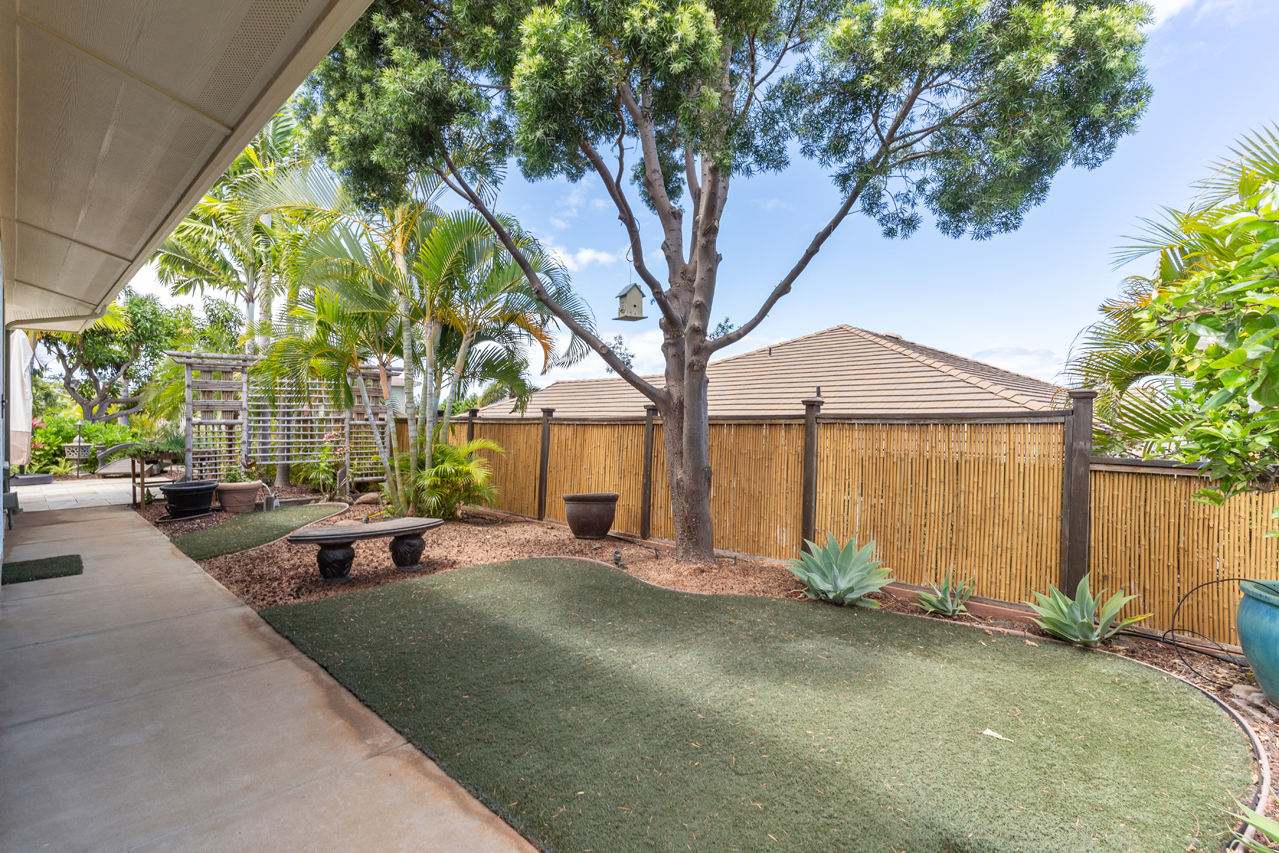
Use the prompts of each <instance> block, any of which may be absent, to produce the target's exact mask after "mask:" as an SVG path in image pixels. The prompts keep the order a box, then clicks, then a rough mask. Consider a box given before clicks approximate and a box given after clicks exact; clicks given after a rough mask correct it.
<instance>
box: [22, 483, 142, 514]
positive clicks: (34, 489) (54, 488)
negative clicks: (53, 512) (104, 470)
mask: <svg viewBox="0 0 1279 853" xmlns="http://www.w3.org/2000/svg"><path fill="white" fill-rule="evenodd" d="M13 491H14V493H15V494H17V496H18V505H19V506H20V507H22V511H23V512H40V511H42V510H49V509H84V508H86V507H99V506H127V505H128V504H129V503H130V502H131V501H132V500H133V498H132V497H130V495H129V478H128V477H123V478H119V479H111V480H105V479H103V480H99V479H96V478H94V477H86V478H84V479H82V480H57V481H55V482H52V483H48V484H46V485H42V486H15V487H14V489H13Z"/></svg>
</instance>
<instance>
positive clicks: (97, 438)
mask: <svg viewBox="0 0 1279 853" xmlns="http://www.w3.org/2000/svg"><path fill="white" fill-rule="evenodd" d="M34 426H35V429H34V430H33V432H32V435H31V462H30V464H29V466H28V470H31V471H39V472H45V473H52V472H53V468H54V466H55V465H56V464H57V463H58V461H59V460H61V459H64V458H65V454H64V453H63V451H62V445H64V444H69V443H70V442H73V441H75V437H76V428H77V427H79V429H80V436H81V438H82V440H83V441H84V443H85V444H96V445H98V449H99V450H105V449H106V448H108V447H111V446H112V445H115V444H122V443H124V442H126V441H134V440H136V439H137V433H136V431H135V430H133V429H132V428H130V427H127V426H125V425H124V424H118V423H115V422H114V421H111V422H107V423H90V422H88V421H82V420H80V418H78V417H76V416H74V415H66V414H52V415H47V416H46V417H45V419H44V420H43V421H35V423H34ZM97 467H98V460H97V457H96V456H90V457H89V458H88V459H85V460H84V463H83V465H82V466H81V468H82V470H84V471H95V470H97Z"/></svg>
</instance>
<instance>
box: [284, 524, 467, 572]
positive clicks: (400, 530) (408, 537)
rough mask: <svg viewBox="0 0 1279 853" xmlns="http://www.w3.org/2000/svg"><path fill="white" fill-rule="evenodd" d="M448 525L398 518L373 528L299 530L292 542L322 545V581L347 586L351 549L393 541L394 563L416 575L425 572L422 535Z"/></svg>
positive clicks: (319, 560) (346, 526) (350, 526)
mask: <svg viewBox="0 0 1279 853" xmlns="http://www.w3.org/2000/svg"><path fill="white" fill-rule="evenodd" d="M443 523H444V522H443V521H442V520H440V519H438V518H394V519H391V520H390V521H376V522H373V523H370V524H343V525H334V526H332V527H312V528H307V529H304V530H299V531H298V532H297V533H294V534H293V535H291V536H290V537H289V538H288V541H289V543H290V544H292V545H319V546H320V550H319V552H318V553H317V554H316V555H315V562H316V563H317V564H318V565H319V567H320V577H322V578H324V580H325V581H327V582H328V583H346V582H347V581H349V580H350V579H351V577H350V573H351V562H352V561H353V560H354V559H355V549H354V548H352V547H351V546H352V545H353V544H354V543H356V542H358V541H360V540H362V539H381V538H382V537H384V536H390V537H391V559H392V560H393V561H394V562H395V567H396V568H397V569H401V570H402V571H406V572H412V571H417V570H418V569H420V568H422V566H421V562H420V561H421V559H422V551H423V550H424V549H425V548H426V543H424V542H423V541H422V534H423V533H425V532H426V531H428V530H430V529H431V528H433V527H439V526H440V525H441V524H443Z"/></svg>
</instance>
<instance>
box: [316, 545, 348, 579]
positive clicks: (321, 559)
mask: <svg viewBox="0 0 1279 853" xmlns="http://www.w3.org/2000/svg"><path fill="white" fill-rule="evenodd" d="M354 560H355V549H354V548H352V547H351V543H350V542H334V543H331V544H324V545H321V546H320V552H319V553H318V554H316V555H315V562H316V563H317V564H318V565H319V567H320V577H322V578H324V581H325V582H326V583H346V582H347V581H349V580H350V579H351V563H352V561H354Z"/></svg>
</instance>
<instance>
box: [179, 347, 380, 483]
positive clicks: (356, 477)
mask: <svg viewBox="0 0 1279 853" xmlns="http://www.w3.org/2000/svg"><path fill="white" fill-rule="evenodd" d="M168 355H169V356H170V357H171V358H172V359H173V360H174V361H175V362H177V363H178V364H180V365H182V366H183V367H184V369H185V373H186V399H185V403H186V406H185V411H186V414H185V425H186V466H187V473H188V476H190V477H194V478H199V479H222V478H223V477H225V476H226V474H227V472H228V471H230V470H232V469H234V468H236V467H239V468H241V469H244V468H249V467H252V466H255V465H264V464H272V463H276V462H287V463H290V464H293V463H311V462H320V461H329V462H333V463H334V464H336V465H338V466H339V467H340V468H342V469H343V472H342V476H343V477H344V478H346V479H349V480H351V481H354V482H372V481H376V480H381V479H382V463H381V459H380V458H379V457H378V453H377V443H376V440H375V438H374V435H373V430H374V429H377V430H378V431H379V432H380V433H381V434H382V437H383V441H385V440H386V432H387V418H388V408H387V405H386V399H385V396H384V394H383V388H382V384H381V378H380V374H379V372H378V371H377V370H375V369H369V370H365V371H363V373H364V379H365V385H366V387H367V388H368V392H369V398H370V400H369V402H370V404H371V406H370V407H371V409H372V411H373V420H372V421H370V420H369V418H368V414H367V412H366V411H365V408H364V406H363V405H362V404H361V403H359V402H357V404H356V406H355V408H354V409H346V408H343V407H340V406H336V405H335V404H334V403H333V395H332V394H331V393H330V390H329V388H328V387H327V386H326V385H325V384H324V383H323V382H320V381H318V380H312V381H311V382H310V383H309V384H308V386H307V387H306V388H305V389H298V388H296V387H289V386H286V385H284V384H279V385H274V386H272V385H270V384H267V383H265V382H261V381H257V379H256V378H255V377H254V376H253V372H254V371H253V365H254V363H255V362H256V361H257V357H256V356H251V355H232V354H220V353H190V352H171V353H168Z"/></svg>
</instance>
